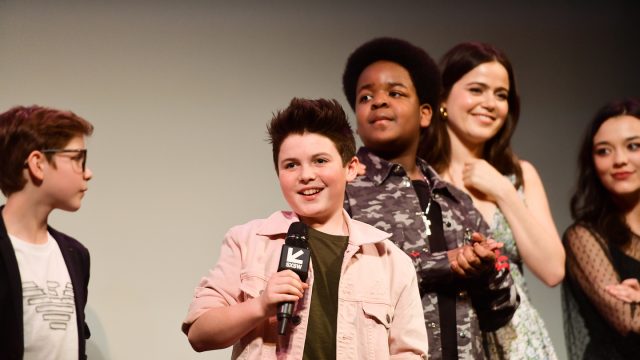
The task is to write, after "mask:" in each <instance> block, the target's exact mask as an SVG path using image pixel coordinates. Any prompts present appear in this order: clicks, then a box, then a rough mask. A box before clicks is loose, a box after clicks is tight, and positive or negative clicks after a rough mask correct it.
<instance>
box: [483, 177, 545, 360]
mask: <svg viewBox="0 0 640 360" xmlns="http://www.w3.org/2000/svg"><path fill="white" fill-rule="evenodd" d="M509 178H510V180H511V181H512V183H513V182H514V181H515V177H514V176H510V177H509ZM518 193H519V194H520V196H521V197H522V198H523V201H524V194H523V192H522V188H520V189H518ZM491 233H492V237H493V239H495V240H496V241H499V242H502V243H504V247H503V248H502V251H501V252H502V254H503V255H506V256H507V257H508V258H509V268H510V270H511V277H512V278H513V281H514V283H515V286H516V288H517V290H518V294H520V306H519V307H518V309H517V310H516V312H515V314H514V315H513V318H512V319H511V321H510V322H509V323H508V324H507V325H505V326H503V327H502V328H500V329H498V330H497V331H494V332H487V333H485V334H484V342H485V351H486V352H487V356H488V357H489V359H542V360H547V359H552V360H553V359H557V356H556V353H555V350H554V349H553V344H552V343H551V339H550V337H549V333H548V332H547V329H546V327H545V325H544V322H543V320H542V318H541V317H540V314H538V311H536V309H535V308H534V307H533V304H531V301H530V300H529V294H528V291H527V285H526V282H525V279H524V276H523V274H522V270H521V267H522V258H521V257H520V253H519V252H518V248H517V247H516V241H515V239H514V238H513V233H512V232H511V228H510V227H509V224H508V223H507V219H505V217H504V215H503V214H502V212H500V209H496V212H495V215H494V218H493V225H492V226H491Z"/></svg>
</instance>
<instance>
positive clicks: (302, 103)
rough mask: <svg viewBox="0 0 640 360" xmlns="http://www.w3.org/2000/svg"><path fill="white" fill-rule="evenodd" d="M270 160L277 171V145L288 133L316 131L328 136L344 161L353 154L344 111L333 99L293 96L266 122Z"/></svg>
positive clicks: (351, 136)
mask: <svg viewBox="0 0 640 360" xmlns="http://www.w3.org/2000/svg"><path fill="white" fill-rule="evenodd" d="M267 132H268V133H269V142H270V143H271V144H272V152H273V164H274V165H275V167H276V172H278V155H279V154H280V146H282V143H283V142H284V140H285V139H286V138H287V137H288V136H289V135H291V134H300V135H301V134H304V133H311V134H319V135H322V136H326V137H327V138H329V140H331V141H332V142H333V143H334V144H335V146H336V149H337V150H338V153H339V154H340V157H341V158H342V165H346V164H347V163H348V162H349V160H351V159H352V158H353V157H354V156H355V154H356V140H355V138H354V136H353V130H352V129H351V125H349V121H348V120H347V115H346V114H345V112H344V110H343V109H342V106H340V103H338V101H337V100H335V99H333V100H327V99H317V100H309V99H300V98H293V99H292V100H291V103H290V104H289V106H288V107H287V108H286V109H284V110H281V111H278V112H277V113H276V114H274V116H273V118H272V119H271V122H270V123H269V124H268V125H267Z"/></svg>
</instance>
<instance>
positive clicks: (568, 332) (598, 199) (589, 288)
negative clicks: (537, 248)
mask: <svg viewBox="0 0 640 360" xmlns="http://www.w3.org/2000/svg"><path fill="white" fill-rule="evenodd" d="M578 168H579V172H578V175H579V176H578V184H577V187H576V189H575V193H574V195H573V197H572V198H571V215H572V216H573V220H574V224H573V225H572V226H571V227H569V229H568V230H567V231H566V233H565V236H564V245H565V248H566V251H567V278H566V279H565V282H564V284H563V292H562V295H563V306H564V313H565V336H566V341H567V349H568V351H569V357H570V358H571V359H634V358H638V356H640V335H639V334H640V306H639V304H640V303H639V302H640V285H639V284H638V279H639V278H640V99H628V100H622V101H615V102H611V103H609V104H607V105H605V106H604V107H603V108H601V109H600V110H599V111H598V113H597V114H596V116H595V117H594V119H593V121H592V122H591V124H590V125H589V127H588V129H587V133H586V135H585V137H584V140H583V142H582V146H581V149H580V155H579V160H578Z"/></svg>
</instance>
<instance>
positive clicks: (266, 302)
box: [182, 226, 306, 351]
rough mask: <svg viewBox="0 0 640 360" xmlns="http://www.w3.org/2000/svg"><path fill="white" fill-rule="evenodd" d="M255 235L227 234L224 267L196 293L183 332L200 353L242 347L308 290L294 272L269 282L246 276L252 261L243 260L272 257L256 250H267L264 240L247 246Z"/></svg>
mask: <svg viewBox="0 0 640 360" xmlns="http://www.w3.org/2000/svg"><path fill="white" fill-rule="evenodd" d="M251 229H252V228H250V227H246V226H240V227H235V228H233V229H231V230H230V231H229V232H228V233H227V235H226V236H225V240H224V242H223V244H222V248H221V250H220V257H219V259H218V263H217V264H216V265H215V267H214V268H213V269H211V270H210V271H209V274H208V275H207V276H205V277H203V278H202V280H201V281H200V284H199V285H198V287H197V288H196V290H195V294H194V297H193V300H192V302H191V305H190V307H189V313H188V315H187V318H186V319H185V321H184V323H183V325H182V331H183V332H184V333H185V334H187V336H188V339H189V342H190V343H191V346H192V347H193V348H194V350H196V351H205V350H211V349H219V348H224V347H227V346H230V345H232V344H234V343H236V342H238V340H240V338H241V337H243V336H244V335H246V334H247V333H249V332H250V331H251V330H253V329H254V328H255V327H256V326H258V325H260V324H261V323H262V322H263V321H264V320H265V319H267V318H269V317H270V316H273V314H275V311H276V304H277V303H278V302H280V301H295V300H297V299H298V298H299V297H301V296H302V292H303V291H304V289H305V288H306V284H302V283H301V282H300V279H299V278H298V276H297V275H296V274H295V273H293V272H291V271H282V272H278V273H275V274H274V275H273V276H271V278H269V279H267V278H266V277H265V274H263V273H261V272H262V270H257V272H254V273H252V274H247V273H246V272H245V271H244V269H245V268H246V265H244V263H243V261H246V260H243V259H255V257H252V254H251V253H250V251H265V250H266V251H269V250H268V248H267V247H262V248H261V249H260V250H256V247H260V245H261V244H260V242H259V241H257V240H259V239H254V238H250V239H251V240H256V241H254V242H252V244H251V245H248V244H247V241H245V240H247V237H252V236H255V235H254V232H253V231H251ZM239 239H240V240H239ZM266 258H268V256H266ZM264 261H267V260H264ZM253 265H255V268H256V269H260V265H265V266H263V268H264V269H266V268H267V267H268V266H266V265H267V264H258V263H254V264H253ZM241 274H244V275H241Z"/></svg>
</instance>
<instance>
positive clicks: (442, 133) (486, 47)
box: [418, 42, 523, 188]
mask: <svg viewBox="0 0 640 360" xmlns="http://www.w3.org/2000/svg"><path fill="white" fill-rule="evenodd" d="M493 61H497V62H498V63H500V64H501V65H502V66H504V68H505V69H506V70H507V74H508V76H509V95H508V96H507V103H508V104H509V113H508V114H507V118H506V120H505V122H504V124H503V125H502V127H501V128H500V130H499V131H498V133H497V134H496V135H495V136H493V137H492V138H491V139H489V140H488V141H487V142H486V144H485V146H484V150H483V154H482V158H483V159H485V160H486V161H487V162H488V163H489V164H491V165H492V166H493V167H495V168H496V169H497V170H498V171H499V172H500V173H502V174H505V175H510V174H514V175H515V176H516V183H515V186H516V188H518V187H520V186H522V185H523V180H522V169H521V168H520V163H519V161H518V157H517V156H516V155H515V154H514V153H513V150H512V148H511V137H512V136H513V133H514V132H515V129H516V125H517V124H518V118H519V116H520V97H519V96H518V90H517V87H516V79H515V75H514V73H513V67H512V66H511V62H510V61H509V59H508V58H507V56H506V55H505V54H504V53H503V52H502V51H501V50H500V49H498V48H496V47H494V46H492V45H490V44H486V43H480V42H464V43H461V44H458V45H456V46H454V47H453V48H451V49H450V50H449V51H448V52H447V53H446V54H445V55H444V56H443V57H442V59H441V60H440V69H441V71H442V96H441V100H442V101H444V100H446V99H447V97H449V93H450V92H451V88H452V87H453V85H454V84H455V83H456V82H458V80H460V79H461V78H462V77H463V76H464V75H465V74H467V73H468V72H469V71H471V70H473V69H474V68H476V67H477V66H478V65H481V64H484V63H488V62H493ZM418 156H420V157H421V158H423V159H425V160H426V161H427V163H429V165H431V166H433V168H434V169H435V170H436V171H437V172H439V173H440V172H442V171H444V170H446V169H447V168H448V167H449V165H450V163H451V141H450V139H449V133H448V132H447V119H446V118H445V117H444V116H436V117H434V118H433V119H432V121H431V125H430V126H429V127H428V128H427V131H426V134H425V136H424V138H423V140H422V141H421V143H420V148H419V149H418Z"/></svg>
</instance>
